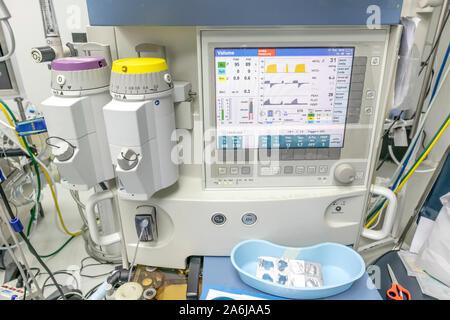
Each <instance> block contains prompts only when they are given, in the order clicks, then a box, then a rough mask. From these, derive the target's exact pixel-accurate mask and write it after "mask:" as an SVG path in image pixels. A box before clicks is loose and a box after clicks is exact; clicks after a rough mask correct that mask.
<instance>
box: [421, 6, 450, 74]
mask: <svg viewBox="0 0 450 320" xmlns="http://www.w3.org/2000/svg"><path fill="white" fill-rule="evenodd" d="M449 15H450V12H448V13H447V15H446V16H445V19H444V23H443V24H442V28H441V30H440V32H439V35H438V36H437V38H436V41H435V42H434V45H433V47H432V48H431V51H430V53H429V54H428V57H427V58H426V59H425V61H424V62H422V66H421V68H420V71H419V76H420V74H421V73H422V71H423V69H425V67H426V66H427V65H428V62H429V61H430V58H431V56H432V55H433V52H434V50H436V48H437V46H438V44H439V41H440V39H441V36H442V33H443V31H444V29H445V26H446V24H447V21H448V17H449Z"/></svg>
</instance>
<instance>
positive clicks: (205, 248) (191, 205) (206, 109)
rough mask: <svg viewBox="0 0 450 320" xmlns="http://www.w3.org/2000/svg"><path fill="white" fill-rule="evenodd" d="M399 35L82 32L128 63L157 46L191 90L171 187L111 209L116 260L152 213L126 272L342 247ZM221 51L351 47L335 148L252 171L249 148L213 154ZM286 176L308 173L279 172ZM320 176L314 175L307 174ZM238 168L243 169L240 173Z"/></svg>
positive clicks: (361, 196)
mask: <svg viewBox="0 0 450 320" xmlns="http://www.w3.org/2000/svg"><path fill="white" fill-rule="evenodd" d="M400 35H401V27H399V26H381V27H380V28H379V29H368V28H367V27H366V26H339V27H326V26H320V27H319V26H315V27H308V26H298V27H297V26H291V27H223V28H221V27H151V26H147V27H89V28H88V37H89V40H90V41H98V40H100V39H102V38H104V39H106V38H110V39H114V41H115V45H116V49H117V52H120V53H121V54H124V55H125V54H128V56H131V55H132V54H133V53H132V50H131V49H129V48H130V47H131V48H132V47H133V46H134V45H136V44H139V43H144V42H149V43H161V44H163V45H164V46H165V47H166V50H167V52H168V56H169V58H170V59H169V61H170V63H171V71H172V75H173V77H174V78H175V79H177V80H186V81H189V82H191V83H192V84H193V90H198V101H195V102H194V103H193V104H194V105H193V109H194V112H193V115H192V117H193V119H194V128H193V129H192V130H189V129H188V130H186V129H185V128H179V129H180V130H179V136H180V137H182V140H181V139H180V142H179V146H180V153H179V155H180V157H181V158H182V162H183V163H182V164H181V165H180V178H179V180H178V182H177V183H176V184H174V185H173V186H171V187H169V188H166V189H164V190H161V191H159V192H157V193H155V194H154V195H153V196H152V197H151V198H150V199H149V200H146V201H130V200H125V199H120V201H119V203H120V217H121V222H122V227H123V230H122V233H123V237H124V242H125V243H126V250H127V253H128V257H129V258H130V257H133V255H134V252H135V249H136V245H137V243H138V234H137V231H136V226H135V218H136V215H137V213H138V210H137V208H138V207H140V206H152V207H154V208H155V210H156V220H157V233H158V238H157V239H156V240H154V241H150V242H141V243H140V244H139V246H140V247H139V250H138V251H137V257H136V263H139V264H144V265H153V266H164V267H175V268H184V267H185V265H186V259H187V258H188V257H189V256H194V255H212V256H214V255H215V256H225V255H229V254H230V252H231V250H232V248H233V247H234V246H235V245H236V244H237V243H239V242H241V241H243V240H246V239H251V238H259V239H265V240H269V241H272V242H274V243H277V244H280V245H287V246H296V247H301V246H308V245H313V244H317V243H320V242H326V241H333V242H339V243H343V244H354V243H355V242H356V240H357V239H358V237H359V234H360V230H361V225H362V222H363V220H364V217H365V213H366V209H367V204H368V201H369V196H370V192H371V191H370V187H371V183H372V176H373V172H374V168H375V163H376V160H377V156H378V151H379V147H380V139H379V138H380V136H381V131H382V125H383V120H384V117H385V114H386V110H387V105H388V103H389V99H390V97H391V94H392V83H393V75H394V74H395V68H396V61H397V52H398V46H399V40H400ZM130 44H131V45H130ZM227 47H229V48H240V47H249V48H252V47H256V48H264V47H266V48H275V47H314V48H315V47H353V48H354V49H355V51H354V58H355V59H354V65H353V67H354V68H353V74H354V75H358V76H357V77H356V76H355V77H354V79H355V82H354V83H356V85H354V86H353V83H352V87H353V88H356V89H357V90H353V92H352V91H351V92H350V94H351V95H354V97H356V98H355V100H356V101H353V106H352V107H350V106H349V112H348V114H347V123H346V129H345V144H344V147H343V148H341V149H338V150H334V149H335V148H333V150H331V149H317V150H307V151H305V152H304V153H303V154H301V155H300V152H299V153H298V154H297V155H295V154H296V153H293V154H291V151H288V152H285V151H284V150H279V152H276V154H277V157H276V158H269V159H264V161H260V158H259V154H258V150H257V149H256V150H251V149H250V150H249V151H245V152H244V153H243V155H242V154H240V153H239V152H237V153H235V152H234V150H231V151H227V152H223V151H221V150H217V148H216V144H215V141H216V140H215V137H214V136H210V135H209V132H210V131H211V129H213V131H214V128H215V126H216V123H215V120H216V116H217V115H216V109H215V85H214V83H215V72H214V54H213V53H214V48H227ZM195 66H197V68H195ZM355 70H356V71H357V72H355ZM356 79H357V80H356ZM188 116H189V115H188ZM180 117H186V114H184V113H176V118H177V123H179V122H182V121H180V119H179V118H180ZM117 131H119V130H117ZM117 135H119V133H117ZM189 142H192V143H191V144H190V143H189ZM224 153H225V155H224ZM227 153H229V154H231V156H228V155H227ZM284 153H287V154H284ZM189 156H191V158H189ZM229 159H232V160H231V161H230V160H229ZM287 166H292V167H293V168H296V167H299V166H303V167H305V168H307V167H315V170H314V172H312V171H311V172H310V173H308V171H298V172H297V171H295V169H294V171H293V172H292V171H290V170H286V171H285V170H284V168H285V167H287ZM320 166H323V167H324V168H325V167H326V170H320V171H319V168H320ZM243 167H249V169H245V170H244V171H245V174H243ZM263 167H269V168H275V169H273V170H272V169H270V170H267V169H262V168H263ZM223 168H225V169H223ZM232 168H237V169H233V172H234V173H235V174H231V172H232V170H231V169H232ZM338 168H339V169H338ZM267 172H269V173H270V172H271V173H273V174H269V175H267ZM236 173H237V174H236Z"/></svg>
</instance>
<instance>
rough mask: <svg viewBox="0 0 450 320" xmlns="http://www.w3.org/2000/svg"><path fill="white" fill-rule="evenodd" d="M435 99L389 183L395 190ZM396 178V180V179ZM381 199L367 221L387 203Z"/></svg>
mask: <svg viewBox="0 0 450 320" xmlns="http://www.w3.org/2000/svg"><path fill="white" fill-rule="evenodd" d="M449 72H450V67H449V68H447V70H446V72H445V75H444V78H443V82H445V80H446V79H447V77H448V74H449ZM441 88H442V84H441V85H440V86H439V87H438V89H437V92H436V94H437V93H438V92H439V91H440V90H441ZM434 101H435V97H434V98H433V100H432V101H431V103H430V106H429V107H428V109H427V110H426V112H425V115H424V116H423V118H422V121H421V122H420V124H419V126H418V130H417V131H416V133H415V135H414V137H413V138H412V140H411V141H412V142H413V143H411V144H410V145H409V147H408V149H407V151H406V153H405V156H404V157H403V158H402V161H401V164H402V165H401V166H398V167H397V169H396V170H395V172H394V174H393V175H392V177H391V180H390V182H389V183H388V185H390V186H391V187H390V188H391V190H394V189H395V188H396V186H397V183H398V182H399V181H400V179H401V178H402V176H403V172H404V171H405V169H406V167H407V165H408V162H409V159H410V158H411V156H412V154H413V153H414V150H415V148H416V145H417V142H418V141H419V138H420V136H421V132H422V131H423V127H424V125H425V122H426V120H427V119H428V116H429V114H430V112H431V110H432V109H433V105H434ZM394 179H395V181H394ZM381 199H382V198H380V199H379V200H377V201H375V203H374V204H373V205H372V206H371V208H370V209H369V210H368V211H369V212H370V213H369V214H368V215H367V217H366V222H367V221H369V220H370V219H371V218H372V217H373V215H375V214H376V212H377V211H378V210H379V209H380V208H381V207H382V206H383V204H384V203H385V201H386V199H384V200H381Z"/></svg>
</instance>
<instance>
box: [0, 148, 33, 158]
mask: <svg viewBox="0 0 450 320" xmlns="http://www.w3.org/2000/svg"><path fill="white" fill-rule="evenodd" d="M9 157H27V158H30V155H29V154H28V153H27V152H24V151H23V150H22V149H13V148H8V149H0V158H9Z"/></svg>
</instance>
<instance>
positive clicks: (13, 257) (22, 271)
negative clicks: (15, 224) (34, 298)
mask: <svg viewBox="0 0 450 320" xmlns="http://www.w3.org/2000/svg"><path fill="white" fill-rule="evenodd" d="M6 223H7V222H6ZM0 239H1V240H2V242H3V243H4V245H5V247H6V249H7V250H8V253H9V255H10V256H11V258H12V259H13V261H14V263H15V264H16V266H17V268H18V269H19V272H20V274H21V275H22V278H23V280H24V281H25V288H28V290H29V291H30V292H32V290H31V287H30V285H29V283H28V277H27V275H26V273H25V271H24V270H23V268H22V264H21V263H20V262H19V260H18V259H17V257H16V255H15V254H14V251H13V249H12V248H11V246H10V245H9V244H8V240H7V239H6V238H5V236H4V235H3V232H2V230H1V228H0Z"/></svg>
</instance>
